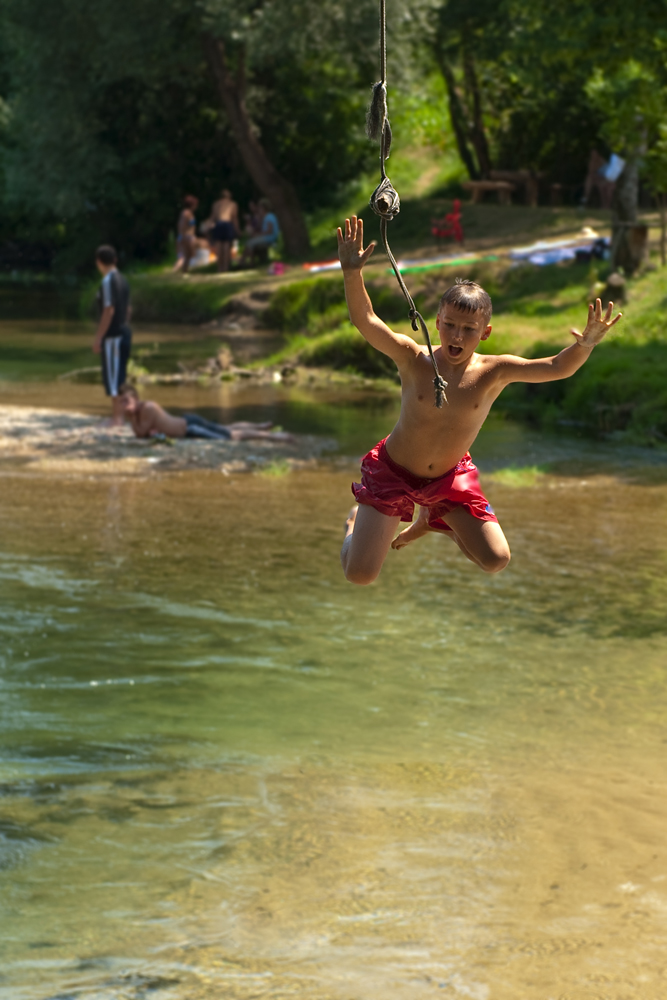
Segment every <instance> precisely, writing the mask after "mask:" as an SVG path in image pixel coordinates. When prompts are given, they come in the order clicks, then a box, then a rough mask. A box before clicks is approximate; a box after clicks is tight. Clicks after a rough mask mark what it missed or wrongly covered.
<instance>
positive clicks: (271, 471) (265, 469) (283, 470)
mask: <svg viewBox="0 0 667 1000" xmlns="http://www.w3.org/2000/svg"><path fill="white" fill-rule="evenodd" d="M291 471H292V467H291V465H290V464H289V462H288V461H286V460H285V459H284V458H277V459H274V461H273V462H267V464H266V465H263V466H262V468H261V469H258V470H257V475H259V476H266V478H267V479H281V478H282V477H283V476H287V475H289V473H290V472H291Z"/></svg>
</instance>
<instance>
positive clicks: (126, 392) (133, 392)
mask: <svg viewBox="0 0 667 1000" xmlns="http://www.w3.org/2000/svg"><path fill="white" fill-rule="evenodd" d="M118 395H119V396H134V398H135V399H139V393H138V392H137V389H136V386H134V385H132V383H131V382H123V384H122V385H121V387H120V389H119V390H118Z"/></svg>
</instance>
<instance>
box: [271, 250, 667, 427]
mask: <svg viewBox="0 0 667 1000" xmlns="http://www.w3.org/2000/svg"><path fill="white" fill-rule="evenodd" d="M604 273H605V272H604V265H593V266H591V265H589V264H578V263H571V264H565V265H558V266H550V267H543V268H538V267H532V266H522V267H517V268H511V267H508V265H507V262H506V261H505V262H503V261H497V262H480V263H476V264H470V265H468V266H467V267H465V266H461V265H458V266H457V267H456V268H442V269H438V270H437V271H436V272H430V273H427V274H426V275H424V274H422V275H415V276H413V277H412V280H411V288H412V290H413V294H414V296H415V299H416V301H417V304H418V306H419V308H420V309H421V310H422V311H423V312H424V314H425V315H426V316H427V317H430V318H431V320H432V318H433V316H434V313H435V311H436V309H437V303H438V300H439V297H440V293H441V291H442V289H443V288H444V287H447V285H448V284H449V283H451V280H452V278H453V277H454V275H457V276H462V277H470V278H473V279H475V280H477V281H479V282H480V283H481V284H483V285H484V287H486V288H487V289H488V290H489V292H490V293H491V295H492V298H493V301H494V317H493V327H494V331H493V334H492V336H491V338H490V339H489V340H488V341H487V342H485V343H483V344H482V345H481V349H482V350H483V351H485V352H487V353H494V354H495V353H516V354H522V355H524V356H527V357H541V356H547V355H550V354H554V353H557V352H558V351H559V350H561V349H562V348H563V347H564V346H566V345H568V344H570V343H571V342H572V338H571V335H570V333H569V331H570V329H571V328H572V327H573V326H575V327H577V328H579V329H582V328H583V326H584V324H585V321H586V308H587V304H588V302H589V301H590V300H591V297H592V296H593V295H594V294H595V293H596V292H597V291H599V287H600V278H601V277H603V276H604ZM368 284H369V290H370V293H371V297H372V299H373V302H374V305H375V308H376V311H377V313H378V314H379V315H380V316H381V317H382V318H383V319H385V320H386V321H387V322H388V323H390V324H391V325H392V327H393V328H395V329H398V330H402V331H404V332H410V326H409V322H408V320H407V317H406V307H405V302H404V300H403V298H402V296H401V295H400V293H399V292H398V290H397V289H396V286H395V283H394V281H393V279H392V278H390V277H389V276H384V277H380V276H378V275H377V274H376V276H375V277H374V278H371V279H370V280H369V282H368ZM666 290H667V289H666V279H665V274H664V272H663V271H661V270H659V269H656V270H654V271H650V272H648V273H646V274H645V275H644V276H642V277H640V278H639V279H637V280H635V281H633V282H631V283H630V286H629V300H628V302H627V303H626V304H625V305H623V306H622V308H623V312H624V318H623V320H622V323H621V324H620V326H618V327H617V328H616V329H615V331H614V333H613V334H612V335H610V338H609V340H608V341H605V343H603V344H602V345H600V346H599V347H598V348H596V350H595V351H594V352H593V355H592V356H591V358H590V359H589V361H588V362H587V363H586V365H585V366H584V367H583V368H582V369H581V370H580V371H579V372H577V374H576V375H574V376H573V377H572V378H570V379H566V380H564V381H560V382H552V383H549V384H547V385H516V386H511V387H509V388H508V389H507V390H506V391H505V392H504V393H503V395H502V396H501V397H500V399H499V400H498V402H497V404H496V408H497V409H500V410H502V411H504V412H506V413H508V414H511V415H512V416H514V417H517V418H520V419H523V420H529V421H530V422H532V423H535V424H538V425H542V426H568V427H572V428H579V429H581V430H582V431H586V432H589V433H596V434H604V435H614V436H616V437H621V438H624V439H627V440H633V441H637V442H642V443H648V442H654V443H655V442H662V441H667V333H666V331H667V298H666V295H665V293H666ZM267 315H269V316H270V317H271V319H272V321H273V322H274V323H275V325H276V327H277V328H279V329H281V330H283V331H285V336H286V343H285V346H284V348H283V349H282V350H281V351H279V352H278V353H277V354H275V355H274V356H273V357H272V358H271V359H269V361H270V363H272V364H278V365H279V364H290V363H292V364H297V363H298V364H301V365H306V366H308V365H313V366H316V367H323V366H328V367H332V368H335V369H338V370H344V371H351V372H358V373H361V374H363V375H366V376H369V375H370V376H376V377H383V378H386V377H387V376H389V377H396V373H395V368H394V366H393V365H392V363H391V362H390V361H389V360H388V359H387V358H385V357H384V356H383V355H381V354H379V353H378V352H376V351H374V350H373V349H372V348H370V347H369V346H368V345H367V344H366V342H365V341H363V339H362V338H361V337H360V336H359V334H358V333H357V332H356V330H355V329H354V327H352V326H351V324H350V323H349V321H348V319H347V312H346V308H345V303H344V296H343V288H342V281H341V280H340V279H334V278H323V279H319V280H310V281H305V282H304V281H302V282H297V283H294V284H291V285H289V286H286V287H284V288H282V289H279V290H277V291H276V292H275V293H274V295H273V296H272V298H271V300H270V303H269V306H268V309H267ZM431 329H432V331H433V333H434V334H435V330H434V329H433V324H432V323H431ZM293 330H298V333H289V332H288V331H293Z"/></svg>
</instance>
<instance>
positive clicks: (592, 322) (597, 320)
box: [570, 299, 623, 347]
mask: <svg viewBox="0 0 667 1000" xmlns="http://www.w3.org/2000/svg"><path fill="white" fill-rule="evenodd" d="M613 308H614V303H613V302H610V303H609V305H608V306H607V311H606V312H605V314H604V316H603V315H602V303H601V302H600V300H599V299H596V300H595V305H594V306H592V305H590V306H589V307H588V322H587V323H586V329H585V330H584V332H583V333H579V332H578V331H577V330H571V331H570V332H571V333H572V336H573V337H576V338H577V343H578V344H581V346H582V347H595V345H596V344H599V343H600V341H601V340H602V339H603V338H604V337H605V335H606V333H607V331H608V330H611V328H612V326H613V325H614V324H615V323H618V321H619V319H620V318H621V316H622V315H623V313H619V314H618V316H615V317H614V319H612V318H611V314H612V310H613Z"/></svg>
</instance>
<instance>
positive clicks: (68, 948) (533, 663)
mask: <svg viewBox="0 0 667 1000" xmlns="http://www.w3.org/2000/svg"><path fill="white" fill-rule="evenodd" d="M86 336H89V333H88V334H86ZM161 336H162V333H161V332H160V331H154V330H151V331H145V337H146V340H147V341H148V340H150V339H151V338H153V339H154V340H155V338H157V339H159V338H160V337H161ZM171 336H172V334H170V333H164V340H165V342H166V341H168V340H169V337H171ZM192 336H193V338H195V339H196V334H195V333H193V335H192ZM39 338H42V339H41V340H40V339H39ZM44 338H48V339H47V340H45V339H44ZM77 338H78V339H77ZM39 345H42V347H44V345H46V346H48V347H49V350H51V352H52V353H51V355H50V357H49V358H45V357H44V353H45V348H44V350H42V347H40V346H39ZM84 346H85V344H84V333H83V331H82V330H81V329H79V328H76V327H68V330H66V331H64V330H63V329H60V328H58V329H56V328H55V327H50V326H49V325H48V324H43V323H42V324H41V325H40V324H33V325H31V324H26V323H23V324H9V323H5V324H1V325H0V372H1V373H3V374H4V380H3V381H2V382H0V403H2V402H10V403H13V404H16V403H24V404H26V405H28V404H29V405H49V406H58V407H69V408H72V409H78V410H81V409H84V410H87V411H88V412H91V414H93V413H100V412H102V411H103V409H104V401H103V397H102V395H101V389H100V388H99V387H98V386H95V385H78V384H72V383H69V382H62V381H61V382H58V381H56V380H55V375H56V374H58V373H59V372H61V371H62V370H63V369H66V368H67V367H77V365H78V363H79V362H80V361H82V362H84V363H88V364H89V363H91V362H90V359H89V358H86V357H84ZM77 352H80V353H77ZM65 354H66V355H67V356H66V357H65V356H64V355H65ZM72 354H74V355H76V357H75V358H74V359H73V357H72ZM33 356H34V364H33V361H32V360H31V359H32V357H33ZM73 360H74V362H75V363H74V364H73V363H72V361H73ZM159 398H160V399H161V400H162V401H163V402H165V404H168V405H171V406H172V407H174V408H178V407H181V408H186V407H190V408H194V407H195V406H197V407H199V408H200V409H201V410H202V411H203V412H205V413H210V414H211V415H218V416H224V417H228V416H230V415H232V414H234V415H238V416H244V417H246V416H252V415H257V416H258V417H259V416H263V415H266V414H271V415H272V416H273V417H274V418H275V419H277V420H280V422H281V423H282V424H283V425H284V426H286V427H287V428H288V429H291V430H309V431H313V430H314V431H317V432H321V433H323V434H327V435H328V436H332V435H333V436H335V437H337V438H338V440H339V443H340V454H339V455H338V456H336V457H334V458H333V459H332V460H331V461H330V462H328V463H324V464H322V466H321V467H320V468H319V469H317V470H310V469H309V470H305V471H300V472H294V473H292V474H289V475H283V476H277V477H276V476H274V477H268V476H266V475H261V474H252V475H238V476H222V475H220V473H218V472H210V471H209V472H201V471H199V472H187V473H175V474H171V475H169V474H164V475H158V474H154V475H151V476H150V477H148V478H139V477H126V478H115V479H114V478H111V477H108V476H98V477H90V476H85V477H78V478H77V477H76V476H72V477H68V476H66V475H60V476H57V477H56V476H55V475H49V476H45V475H43V474H33V473H31V472H29V471H28V470H26V469H25V468H23V467H18V466H17V467H12V466H7V465H5V466H4V467H3V468H2V472H1V475H0V483H1V492H0V537H1V539H2V542H1V545H0V684H1V691H2V698H1V700H0V713H1V726H2V728H1V732H2V741H1V748H0V892H1V898H2V908H1V912H0V997H2V998H3V1000H9V998H11V1000H47V998H49V1000H56V998H57V1000H70V998H85V1000H98V998H99V1000H121V998H122V1000H139V998H144V997H145V998H154V1000H186V998H187V1000H199V998H202V1000H213V998H224V1000H227V998H229V1000H251V998H252V1000H254V998H267V1000H268V998H271V1000H278V998H281V1000H282V998H288V997H297V998H304V1000H375V998H377V1000H403V998H405V1000H408V998H410V1000H412V998H422V997H424V998H430V997H442V998H448V997H449V998H473V1000H592V998H598V1000H626V998H627V1000H629V998H632V1000H635V998H645V1000H649V998H650V1000H659V998H663V997H665V996H667V957H666V955H667V950H666V949H665V936H666V932H665V926H666V919H667V851H666V850H665V823H666V821H667V798H666V795H665V792H666V790H667V788H666V784H667V782H666V780H665V760H666V757H667V724H666V714H665V713H666V709H667V697H666V687H665V680H666V672H667V658H666V651H667V643H666V642H665V632H666V621H665V604H666V598H667V526H666V520H665V512H666V509H667V464H666V463H665V461H664V455H661V454H652V453H650V452H640V451H633V450H629V449H624V450H620V449H618V448H614V447H613V446H611V445H607V444H600V443H596V442H590V441H589V442H586V441H581V440H576V439H573V438H566V437H562V438H553V437H546V436H540V435H539V434H537V433H534V432H530V431H527V430H525V429H522V428H520V427H517V426H515V425H512V424H510V423H508V422H505V421H501V420H494V419H491V420H490V421H489V424H488V426H487V428H486V429H485V431H484V432H483V434H482V435H481V436H480V439H479V441H478V443H477V447H476V449H475V450H474V452H473V454H474V457H476V458H477V460H478V461H479V464H480V468H481V470H482V474H483V484H484V486H485V488H486V490H487V492H488V494H489V497H490V499H491V501H492V503H493V505H494V507H495V508H496V510H497V512H498V514H499V517H500V520H501V523H502V524H503V526H504V528H505V531H506V533H507V536H508V538H509V541H510V544H511V547H512V551H513V561H512V563H511V565H510V567H509V569H508V570H507V571H506V572H505V573H503V574H501V575H499V576H497V577H492V578H487V577H485V576H484V575H483V574H481V573H480V572H479V571H478V570H476V569H475V568H474V567H472V566H471V565H469V564H468V563H467V562H466V561H465V560H464V559H463V557H462V556H461V555H460V554H459V553H458V551H457V550H456V549H455V547H454V546H453V545H451V543H449V542H448V541H447V540H446V539H443V538H440V537H436V536H430V537H428V538H426V539H424V540H423V541H422V542H420V543H419V544H416V545H414V546H412V547H410V548H408V549H406V550H403V551H401V552H400V553H390V557H389V558H388V560H387V564H386V566H385V569H384V571H383V574H382V577H381V579H380V581H379V582H378V583H377V584H375V585H374V586H373V587H370V588H367V589H355V588H352V587H351V586H350V585H348V584H346V583H345V581H344V580H343V578H342V574H341V571H340V568H339V564H338V550H339V547H340V542H341V539H342V527H343V520H344V517H345V514H346V512H347V510H348V508H349V504H350V493H349V483H350V479H351V477H352V475H353V474H354V469H355V465H354V459H355V458H358V456H359V455H360V454H361V453H362V451H363V450H365V449H366V448H367V447H369V446H370V445H372V444H374V443H375V440H376V439H377V437H379V436H380V435H381V434H384V433H386V432H387V430H388V429H390V427H391V421H392V418H393V416H394V414H395V408H396V402H395V400H394V399H392V398H384V397H380V396H376V395H371V396H363V395H361V394H360V393H357V394H356V395H354V394H353V393H348V394H343V393H341V394H340V396H339V397H338V398H333V397H331V396H330V395H327V394H322V393H319V394H318V392H317V391H316V390H312V391H306V390H303V389H300V390H298V391H297V390H288V389H282V388H281V387H272V388H270V389H261V390H250V389H247V388H243V387H241V388H235V387H234V386H229V385H227V386H223V387H220V388H219V389H206V388H203V387H190V388H187V389H180V388H170V389H165V388H162V389H160V390H159ZM535 466H540V467H541V470H542V471H540V470H538V471H535V468H534V467H535Z"/></svg>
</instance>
